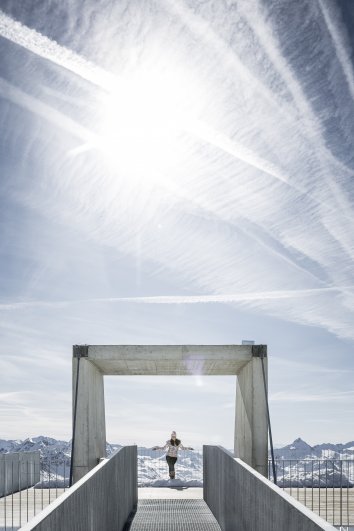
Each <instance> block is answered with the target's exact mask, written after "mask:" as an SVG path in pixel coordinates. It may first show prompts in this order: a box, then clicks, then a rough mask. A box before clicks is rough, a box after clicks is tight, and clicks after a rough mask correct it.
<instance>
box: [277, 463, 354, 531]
mask: <svg viewBox="0 0 354 531" xmlns="http://www.w3.org/2000/svg"><path fill="white" fill-rule="evenodd" d="M275 464H276V475H277V485H278V487H280V488H282V489H283V490H285V491H286V492H288V494H290V495H291V496H293V497H294V498H296V499H297V500H298V501H300V502H301V503H303V504H304V505H305V506H306V507H308V508H309V509H311V510H312V511H313V512H315V513H316V514H318V515H319V516H321V517H322V518H324V519H325V520H327V522H329V523H331V524H332V525H334V526H337V527H342V528H343V529H346V528H347V527H349V526H354V488H353V487H354V460H351V459H350V460H349V459H304V460H301V459H277V460H276V461H275ZM268 477H269V479H270V480H273V471H272V463H271V461H269V462H268Z"/></svg>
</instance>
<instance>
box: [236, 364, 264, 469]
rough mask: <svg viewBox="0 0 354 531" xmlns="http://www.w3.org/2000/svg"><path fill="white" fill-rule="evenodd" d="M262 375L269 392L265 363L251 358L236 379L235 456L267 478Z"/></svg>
mask: <svg viewBox="0 0 354 531" xmlns="http://www.w3.org/2000/svg"><path fill="white" fill-rule="evenodd" d="M262 363H263V364H264V372H265V378H266V385H267V388H268V383H267V380H268V363H267V358H263V360H262V359H261V358H259V357H253V358H252V360H251V361H250V362H249V363H247V365H245V366H244V367H243V368H242V369H241V371H240V372H239V374H238V376H237V385H236V408H235V446H234V453H235V456H236V457H239V458H240V459H242V461H244V462H245V463H247V464H249V465H251V466H252V467H253V468H254V469H255V470H257V472H260V473H261V474H263V476H265V477H268V422H267V407H266V400H265V390H264V379H263V371H262Z"/></svg>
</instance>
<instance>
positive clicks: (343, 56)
mask: <svg viewBox="0 0 354 531" xmlns="http://www.w3.org/2000/svg"><path fill="white" fill-rule="evenodd" d="M318 4H319V6H320V9H321V12H322V15H323V18H324V20H325V22H326V25H327V28H328V31H329V34H330V36H331V38H332V40H333V45H334V49H335V51H336V54H337V57H338V61H339V62H340V64H341V67H342V69H343V73H344V76H345V79H346V80H347V83H348V88H349V92H350V94H351V96H352V98H353V99H354V72H353V65H352V62H351V60H350V56H349V54H348V51H347V50H346V48H345V45H344V42H343V38H342V37H341V34H343V32H344V31H345V29H344V28H343V27H341V29H340V32H339V28H337V27H336V25H335V24H334V23H333V16H331V14H330V13H329V10H328V8H327V7H325V2H323V0H318Z"/></svg>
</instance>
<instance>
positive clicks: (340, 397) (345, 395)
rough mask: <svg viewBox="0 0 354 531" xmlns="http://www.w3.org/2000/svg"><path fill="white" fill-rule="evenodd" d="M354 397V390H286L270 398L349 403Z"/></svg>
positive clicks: (288, 400) (285, 400) (276, 399)
mask: <svg viewBox="0 0 354 531" xmlns="http://www.w3.org/2000/svg"><path fill="white" fill-rule="evenodd" d="M353 398H354V391H342V392H328V391H326V392H323V393H321V394H320V393H312V392H310V391H309V392H307V393H303V392H299V393H293V392H286V391H280V392H278V393H272V394H270V397H269V400H270V401H272V402H326V403H328V402H330V401H332V400H333V401H336V402H337V401H338V402H347V403H349V402H350V401H352V400H353Z"/></svg>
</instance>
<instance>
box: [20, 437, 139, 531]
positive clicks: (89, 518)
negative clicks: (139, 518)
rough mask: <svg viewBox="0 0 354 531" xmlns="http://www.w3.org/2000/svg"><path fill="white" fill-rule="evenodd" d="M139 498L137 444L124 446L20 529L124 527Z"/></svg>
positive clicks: (117, 530) (109, 530) (110, 530)
mask: <svg viewBox="0 0 354 531" xmlns="http://www.w3.org/2000/svg"><path fill="white" fill-rule="evenodd" d="M137 502H138V486H137V447H136V446H125V447H123V448H121V449H120V450H118V451H117V453H115V454H114V455H113V456H112V457H111V458H110V459H105V460H103V462H101V463H100V464H99V465H97V466H96V468H95V469H93V470H91V472H89V473H88V474H87V475H86V476H85V477H84V478H82V479H81V480H79V481H78V482H77V483H76V484H75V485H73V486H72V487H71V488H70V489H68V490H67V491H66V492H65V493H64V494H62V495H61V496H60V497H59V498H57V499H56V500H55V501H54V502H53V503H52V504H51V505H49V506H48V507H47V508H46V509H44V511H42V512H41V513H39V514H38V515H37V516H36V517H35V518H34V519H33V520H31V521H30V522H29V523H28V524H26V525H25V526H23V527H21V530H22V531H30V530H31V531H32V530H36V531H121V530H122V529H123V528H124V525H125V523H126V521H127V519H128V516H129V514H130V513H131V512H132V511H133V510H134V509H135V508H136V505H137Z"/></svg>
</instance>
